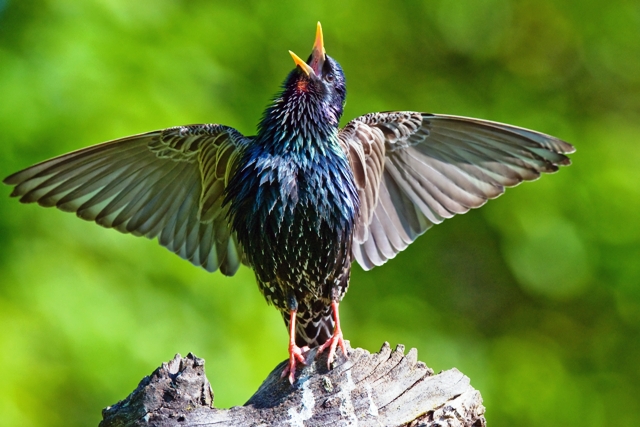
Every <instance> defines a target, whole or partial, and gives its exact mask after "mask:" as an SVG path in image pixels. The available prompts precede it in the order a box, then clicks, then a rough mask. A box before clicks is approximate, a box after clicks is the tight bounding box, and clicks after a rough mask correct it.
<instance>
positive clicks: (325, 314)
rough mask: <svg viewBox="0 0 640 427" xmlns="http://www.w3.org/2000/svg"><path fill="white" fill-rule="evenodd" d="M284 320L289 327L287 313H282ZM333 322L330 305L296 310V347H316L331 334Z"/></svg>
mask: <svg viewBox="0 0 640 427" xmlns="http://www.w3.org/2000/svg"><path fill="white" fill-rule="evenodd" d="M282 317H283V318H284V322H285V323H286V325H287V328H289V315H288V314H286V313H282ZM334 327H335V322H334V320H333V314H332V313H331V306H330V305H325V306H323V307H321V308H320V309H319V310H317V311H316V310H305V311H298V313H297V316H296V345H297V346H298V347H304V346H309V348H313V347H318V346H320V345H322V344H324V343H325V342H326V341H328V340H329V338H331V336H332V335H333V329H334Z"/></svg>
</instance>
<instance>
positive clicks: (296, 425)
mask: <svg viewBox="0 0 640 427" xmlns="http://www.w3.org/2000/svg"><path fill="white" fill-rule="evenodd" d="M301 381H304V382H303V383H302V401H301V402H300V403H301V404H302V408H301V409H300V412H298V411H297V410H296V408H289V410H288V411H287V412H288V414H289V417H290V418H289V423H290V425H291V426H292V427H304V422H305V421H306V420H308V419H309V418H311V417H312V416H313V408H314V406H315V404H316V399H315V398H314V397H313V392H312V391H311V389H310V388H309V381H307V380H306V379H301Z"/></svg>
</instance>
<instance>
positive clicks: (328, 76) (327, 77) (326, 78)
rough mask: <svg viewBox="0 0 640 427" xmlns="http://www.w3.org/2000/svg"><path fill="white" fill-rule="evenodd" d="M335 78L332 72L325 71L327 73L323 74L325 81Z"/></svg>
mask: <svg viewBox="0 0 640 427" xmlns="http://www.w3.org/2000/svg"><path fill="white" fill-rule="evenodd" d="M335 78H336V77H335V76H334V75H333V73H327V74H326V75H325V76H324V79H325V80H326V81H328V82H329V83H331V82H332V81H333V80H335Z"/></svg>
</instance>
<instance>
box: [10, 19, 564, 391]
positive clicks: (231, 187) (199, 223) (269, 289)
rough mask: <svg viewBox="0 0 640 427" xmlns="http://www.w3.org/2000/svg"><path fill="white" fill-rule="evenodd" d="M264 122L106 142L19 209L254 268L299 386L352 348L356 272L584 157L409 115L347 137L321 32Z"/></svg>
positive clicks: (359, 122) (47, 172)
mask: <svg viewBox="0 0 640 427" xmlns="http://www.w3.org/2000/svg"><path fill="white" fill-rule="evenodd" d="M290 54H291V56H292V57H293V60H294V62H295V64H296V67H295V68H294V69H293V71H291V72H290V73H289V75H288V76H287V78H286V80H285V81H284V83H283V86H282V90H281V92H280V93H279V94H278V95H277V96H276V98H275V100H274V101H273V102H272V103H271V105H270V106H269V107H268V108H267V109H266V111H265V112H264V115H263V118H262V120H261V122H260V124H259V125H258V132H257V135H255V136H244V135H242V134H240V133H239V132H238V131H236V130H235V129H233V128H231V127H228V126H223V125H219V124H200V125H189V126H179V127H173V128H169V129H165V130H159V131H154V132H149V133H144V134H140V135H135V136H130V137H126V138H122V139H118V140H114V141H110V142H105V143H102V144H98V145H95V146H91V147H88V148H84V149H81V150H78V151H74V152H72V153H69V154H65V155H62V156H59V157H56V158H53V159H51V160H46V161H44V162H42V163H39V164H37V165H35V166H31V167H29V168H27V169H24V170H22V171H20V172H17V173H15V174H13V175H11V176H9V177H7V178H6V179H5V180H4V182H5V183H6V184H9V185H13V186H15V188H14V189H13V192H12V193H11V196H13V197H19V198H20V201H21V202H23V203H33V202H36V203H38V204H39V205H41V206H45V207H51V206H55V207H57V208H59V209H61V210H63V211H68V212H75V213H76V215H77V216H78V217H80V218H82V219H85V220H88V221H94V222H96V223H97V224H99V225H101V226H103V227H107V228H115V229H116V230H118V231H120V232H122V233H131V234H134V235H136V236H145V237H148V238H150V239H152V238H156V237H157V238H158V241H159V242H160V244H161V245H162V246H165V247H166V248H168V249H169V250H171V251H172V252H175V253H176V254H178V255H180V256H181V257H182V258H184V259H186V260H189V261H190V262H191V263H193V264H194V265H196V266H200V267H203V268H205V269H206V270H207V271H210V272H213V271H215V270H218V269H219V270H220V271H221V272H222V273H223V274H225V275H227V276H231V275H233V274H234V273H235V272H236V271H237V269H238V267H239V265H240V264H241V263H243V264H245V265H247V266H249V267H251V268H253V270H254V272H255V275H256V279H257V282H258V287H259V289H260V291H261V292H262V294H263V295H264V297H265V298H266V300H267V302H268V303H270V304H273V305H274V306H275V307H276V308H277V309H278V310H279V311H280V312H281V314H282V316H283V318H284V322H285V324H286V325H287V327H288V330H289V339H290V341H289V363H288V366H287V369H285V374H284V375H287V374H288V376H289V380H290V381H291V382H292V383H293V381H294V378H295V370H296V365H297V363H298V362H300V363H305V356H306V351H307V349H308V348H311V347H319V350H318V351H324V350H326V349H328V350H329V355H328V359H329V363H331V361H332V360H333V358H334V357H335V352H336V349H337V347H338V346H339V347H340V348H341V349H342V352H343V353H345V355H346V349H345V345H344V340H343V336H342V330H341V329H340V320H339V315H338V304H339V302H340V301H341V300H342V297H343V296H344V294H345V292H346V291H347V287H348V286H349V277H350V272H351V264H352V262H353V261H354V260H355V261H357V262H358V263H359V264H360V266H361V267H362V268H363V269H365V270H370V269H372V268H373V267H375V266H378V265H382V264H384V263H385V262H386V261H387V260H389V259H391V258H393V257H394V256H395V255H396V254H397V253H398V252H400V251H402V250H403V249H405V248H406V247H407V245H409V244H410V243H411V242H413V241H414V240H415V239H416V238H417V237H418V236H419V235H421V234H422V233H424V232H425V231H426V230H427V229H428V228H429V227H431V226H432V225H434V224H439V223H441V222H442V221H443V220H444V219H446V218H451V217H452V216H454V215H455V214H461V213H465V212H467V211H468V210H469V209H471V208H477V207H479V206H482V205H483V204H484V203H485V202H486V201H487V200H488V199H493V198H495V197H497V196H499V195H500V194H502V193H503V192H504V189H505V187H511V186H514V185H517V184H519V183H520V182H522V181H530V180H534V179H536V178H538V177H539V176H540V173H541V172H555V171H557V170H558V167H559V166H560V165H569V164H570V161H569V159H568V158H567V157H566V156H565V154H567V153H572V152H573V151H574V148H573V147H572V146H571V145H570V144H568V143H566V142H564V141H561V140H559V139H557V138H554V137H552V136H549V135H545V134H542V133H539V132H535V131H532V130H527V129H523V128H519V127H515V126H511V125H506V124H501V123H496V122H490V121H485V120H479V119H472V118H466V117H458V116H450V115H441V114H430V113H419V112H410V111H398V112H384V113H370V114H366V115H364V116H361V117H357V118H355V119H353V120H351V121H350V122H349V123H347V125H346V126H345V127H343V128H340V127H339V122H340V118H341V116H342V112H343V107H344V104H345V97H346V85H345V76H344V73H343V71H342V68H341V67H340V65H339V64H338V63H337V62H336V61H335V60H334V59H333V58H331V57H330V56H328V55H327V54H326V53H325V49H324V42H323V36H322V29H321V27H320V23H318V26H317V32H316V39H315V43H314V45H313V50H312V52H311V55H310V56H309V58H308V59H307V61H303V60H302V59H300V58H299V57H298V56H296V55H295V54H294V53H293V52H290Z"/></svg>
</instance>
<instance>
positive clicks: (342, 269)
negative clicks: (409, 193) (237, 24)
mask: <svg viewBox="0 0 640 427" xmlns="http://www.w3.org/2000/svg"><path fill="white" fill-rule="evenodd" d="M324 68H325V73H332V74H333V76H334V77H333V79H332V81H331V82H326V81H321V80H317V81H312V80H311V79H309V77H308V76H306V75H305V74H304V72H302V71H301V70H300V69H295V70H294V71H292V72H291V73H290V75H289V76H288V77H287V79H286V80H285V82H284V84H283V90H282V93H281V94H280V95H279V96H278V97H277V98H276V99H275V101H274V102H273V104H272V105H271V106H270V107H269V108H268V109H267V110H266V111H265V114H264V117H263V119H262V121H261V123H260V126H259V132H258V135H257V136H256V137H255V139H254V140H253V142H252V144H251V145H249V146H248V147H247V149H246V150H245V151H244V152H243V154H242V156H241V157H240V159H239V161H238V166H237V168H238V169H237V171H236V172H235V173H234V175H233V176H232V178H231V180H230V181H229V185H228V186H227V189H226V195H225V202H224V203H225V204H229V216H230V218H231V226H232V229H233V230H234V231H235V232H236V234H237V236H238V240H239V242H240V243H241V245H242V247H243V249H244V252H245V255H246V258H247V261H248V263H249V264H250V265H251V266H252V267H253V269H254V271H255V273H256V277H257V280H258V285H259V287H260V290H261V291H262V293H263V294H264V296H265V297H266V299H267V301H269V302H270V303H272V304H273V305H274V306H276V307H277V308H278V309H279V310H280V311H281V312H282V313H283V317H284V319H285V321H286V322H287V323H288V319H289V312H290V310H293V309H296V310H297V313H298V320H299V321H298V323H297V328H298V329H297V339H296V341H297V343H298V345H300V346H303V345H308V346H317V345H320V344H323V343H324V342H325V341H326V340H327V339H328V338H329V337H330V336H331V333H332V331H333V320H332V317H331V313H330V311H329V310H327V308H328V307H329V305H330V303H331V300H332V299H333V300H340V299H342V295H343V294H344V292H345V291H346V288H347V286H348V283H349V273H350V269H351V241H352V234H353V229H354V226H355V221H356V216H357V214H358V211H359V200H358V193H357V189H356V186H355V182H354V177H353V173H352V172H351V168H350V166H349V161H348V159H347V155H346V153H345V152H344V150H343V149H342V147H341V145H340V141H339V139H338V124H339V120H340V116H341V115H342V105H343V103H344V97H345V85H344V75H343V73H342V70H341V69H340V67H339V65H338V64H337V63H336V62H335V61H333V60H332V59H331V58H330V57H328V56H327V58H326V62H325V63H324Z"/></svg>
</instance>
